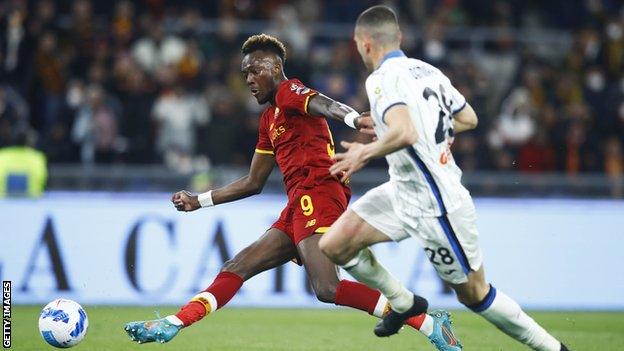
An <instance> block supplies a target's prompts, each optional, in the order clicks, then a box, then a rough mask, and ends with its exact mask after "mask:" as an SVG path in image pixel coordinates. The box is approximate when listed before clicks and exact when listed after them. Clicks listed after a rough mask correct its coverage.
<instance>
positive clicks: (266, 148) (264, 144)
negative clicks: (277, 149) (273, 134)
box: [256, 115, 274, 155]
mask: <svg viewBox="0 0 624 351" xmlns="http://www.w3.org/2000/svg"><path fill="white" fill-rule="evenodd" d="M265 121H266V118H264V115H262V118H261V119H260V123H259V125H258V142H257V143H256V153H259V154H265V155H274V152H273V144H272V143H271V138H269V130H268V127H267V124H266V122H265Z"/></svg>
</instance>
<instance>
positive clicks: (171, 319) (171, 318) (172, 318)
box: [165, 314, 184, 327]
mask: <svg viewBox="0 0 624 351" xmlns="http://www.w3.org/2000/svg"><path fill="white" fill-rule="evenodd" d="M165 319H167V320H168V321H169V323H171V324H173V325H175V326H178V327H183V326H184V323H183V322H182V321H181V320H180V318H178V317H176V316H175V315H173V314H172V315H170V316H167V317H165Z"/></svg>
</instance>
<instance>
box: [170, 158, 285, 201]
mask: <svg viewBox="0 0 624 351" xmlns="http://www.w3.org/2000/svg"><path fill="white" fill-rule="evenodd" d="M274 163H275V157H274V156H273V155H271V154H265V153H259V152H256V153H255V154H254V156H253V159H252V160H251V166H250V167H249V173H248V174H247V175H246V176H244V177H242V178H240V179H238V180H235V181H233V182H231V183H230V184H228V185H226V186H223V187H221V188H218V189H214V190H212V191H210V194H209V196H211V197H212V204H213V205H218V204H222V203H226V202H231V201H236V200H239V199H243V198H246V197H248V196H251V195H256V194H259V193H260V192H261V191H262V189H263V188H264V184H266V181H267V179H268V178H269V175H270V174H271V171H272V170H273V165H274ZM171 202H173V204H174V205H175V207H176V209H177V210H178V211H184V212H188V211H195V210H197V209H199V208H201V207H202V206H201V204H200V201H199V196H198V195H193V194H191V193H190V192H188V191H186V190H182V191H178V192H176V193H175V194H173V196H172V198H171Z"/></svg>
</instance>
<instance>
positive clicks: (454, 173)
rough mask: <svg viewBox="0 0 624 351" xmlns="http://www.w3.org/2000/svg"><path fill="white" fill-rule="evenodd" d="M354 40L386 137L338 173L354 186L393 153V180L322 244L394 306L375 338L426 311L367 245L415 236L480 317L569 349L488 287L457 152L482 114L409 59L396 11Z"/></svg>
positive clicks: (360, 148)
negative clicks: (460, 137)
mask: <svg viewBox="0 0 624 351" xmlns="http://www.w3.org/2000/svg"><path fill="white" fill-rule="evenodd" d="M354 40H355V42H356V44H357V49H358V51H359V53H360V55H361V56H362V59H363V61H364V63H365V65H366V66H367V68H369V69H370V70H371V71H372V73H371V74H370V76H369V77H368V79H367V80H366V91H367V93H368V99H369V102H370V108H371V116H372V118H373V120H374V122H375V132H376V134H377V136H378V140H376V141H374V142H372V143H370V144H366V145H363V144H359V143H347V142H342V146H343V147H344V148H345V149H346V150H347V151H346V152H345V153H342V154H336V160H337V161H338V162H337V163H336V164H335V165H334V166H332V167H331V172H332V173H333V174H334V175H337V176H340V177H342V178H343V179H346V178H348V177H350V176H351V175H352V174H353V173H354V172H356V171H358V170H359V169H361V168H362V167H364V166H365V165H366V163H367V162H368V161H370V160H371V159H374V158H378V157H382V156H385V157H386V160H387V161H388V164H389V173H390V180H389V181H388V182H386V183H385V184H382V185H380V186H378V187H376V188H373V189H371V190H370V191H368V192H367V193H366V194H365V195H364V196H363V197H361V198H360V199H358V200H357V201H356V202H355V203H354V204H353V206H352V207H351V209H349V210H348V211H347V212H345V213H344V214H343V215H342V216H341V217H340V218H339V219H338V220H337V221H336V222H335V223H334V225H332V227H331V229H330V230H329V232H328V233H326V234H325V236H324V237H323V238H322V239H321V241H320V242H319V245H320V247H321V250H323V252H324V253H325V254H326V255H328V256H329V257H330V258H331V259H332V260H333V261H334V262H335V263H337V264H339V265H340V266H342V267H343V268H344V269H346V270H347V271H348V272H349V273H350V274H351V275H353V277H355V278H356V279H357V280H359V281H360V282H363V283H365V284H367V285H369V286H370V287H372V288H375V289H379V290H380V291H381V292H382V293H384V294H385V295H386V297H387V298H388V300H389V301H390V304H391V306H392V310H393V311H392V312H391V313H389V314H388V315H387V316H386V317H385V318H384V319H383V320H381V321H380V322H379V324H378V325H377V326H376V327H375V333H376V334H377V335H378V336H388V335H392V334H394V333H396V332H398V330H399V329H400V328H401V326H402V324H403V321H404V320H405V318H408V317H409V316H410V315H412V314H413V313H416V312H417V311H418V308H417V306H413V305H414V303H413V302H412V301H413V295H412V293H411V292H409V291H408V290H407V289H406V288H405V287H404V286H403V285H402V284H401V283H400V282H399V281H398V280H397V279H396V278H394V277H393V276H392V275H391V274H390V273H389V272H388V271H387V270H386V269H385V268H384V267H383V266H382V265H381V264H379V263H378V262H377V261H376V260H375V257H374V255H373V253H372V252H371V251H370V249H369V248H368V246H370V245H372V244H375V243H378V242H384V241H390V240H394V241H400V240H403V239H405V238H407V237H410V236H411V237H413V238H415V239H416V240H418V241H419V243H420V244H421V245H422V246H423V248H424V249H425V251H426V252H427V254H428V256H429V260H430V261H431V263H432V264H433V265H434V267H435V269H436V271H437V272H438V274H439V275H440V277H441V278H442V279H444V280H445V281H446V282H448V283H449V284H450V285H451V287H452V288H453V289H454V290H455V292H456V294H457V298H458V300H459V301H460V302H461V303H463V304H464V305H466V306H467V307H468V308H470V309H471V310H472V311H474V312H476V313H478V314H480V315H481V316H483V317H484V318H485V319H487V320H488V321H489V322H491V323H492V324H494V325H495V326H496V327H498V328H499V329H501V330H502V331H503V332H505V333H507V334H508V335H509V336H511V337H513V338H514V339H516V340H518V341H520V342H522V343H524V344H526V345H528V346H530V347H531V348H533V349H535V350H544V351H560V350H568V349H567V348H566V347H565V346H564V345H563V344H562V343H561V342H559V341H558V340H556V339H555V338H554V337H553V336H551V335H550V334H549V333H548V332H546V330H544V329H543V328H542V327H541V326H539V325H538V324H537V323H536V322H535V321H534V320H533V319H532V318H531V317H529V316H528V315H527V314H526V313H524V312H523V311H522V309H521V308H520V306H519V305H518V304H517V303H516V302H515V301H514V300H512V299H511V298H510V297H508V296H507V295H505V294H504V293H503V292H501V291H500V290H497V289H496V288H494V286H493V285H491V284H488V283H486V280H485V275H484V270H483V263H482V256H481V250H480V248H479V243H478V233H477V228H476V224H475V220H476V213H475V207H474V205H473V202H472V199H471V197H470V194H469V192H468V191H467V190H466V188H464V186H463V185H462V184H461V171H460V169H459V168H458V167H457V165H456V164H455V162H454V160H453V157H452V155H451V151H450V149H449V148H450V145H451V143H452V141H453V138H454V135H456V134H457V133H459V132H463V131H466V130H470V129H473V128H475V127H476V126H477V116H476V114H475V112H474V110H473V109H472V108H471V107H470V105H469V104H468V103H466V100H465V98H464V97H463V96H462V95H461V93H459V92H458V91H457V89H455V88H454V87H453V86H452V85H451V82H450V81H449V79H448V78H447V77H446V76H445V75H444V74H443V73H442V72H441V71H440V70H438V69H437V68H435V67H433V66H431V65H429V64H427V63H425V62H423V61H420V60H416V59H412V58H408V57H406V56H405V55H404V54H403V52H402V51H401V50H400V41H401V32H400V29H399V26H398V22H397V18H396V15H395V14H394V12H393V11H392V10H391V9H390V8H388V7H385V6H374V7H371V8H369V9H367V10H366V11H364V12H363V13H362V14H361V15H360V16H359V17H358V20H357V22H356V26H355V34H354ZM418 312H420V311H418ZM426 323H427V322H426V321H425V324H426Z"/></svg>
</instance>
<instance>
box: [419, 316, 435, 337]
mask: <svg viewBox="0 0 624 351" xmlns="http://www.w3.org/2000/svg"><path fill="white" fill-rule="evenodd" d="M418 331H419V332H421V333H422V334H423V335H424V336H426V337H429V336H431V334H433V317H431V316H430V315H425V320H424V321H423V323H422V325H421V326H420V329H418Z"/></svg>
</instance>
